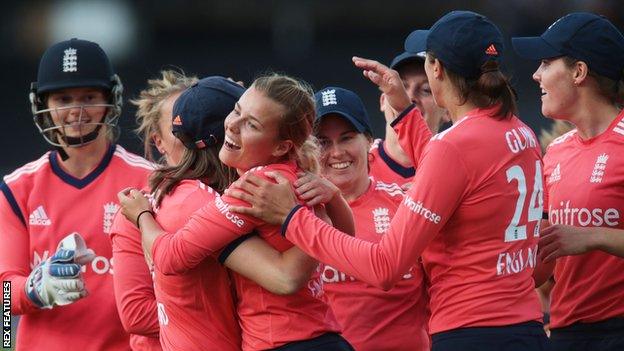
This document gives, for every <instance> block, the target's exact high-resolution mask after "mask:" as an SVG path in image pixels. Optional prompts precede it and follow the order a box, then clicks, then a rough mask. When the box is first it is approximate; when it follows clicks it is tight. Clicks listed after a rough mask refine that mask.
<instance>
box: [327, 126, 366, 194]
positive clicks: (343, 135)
mask: <svg viewBox="0 0 624 351" xmlns="http://www.w3.org/2000/svg"><path fill="white" fill-rule="evenodd" d="M317 136H318V139H319V141H320V143H321V146H322V154H321V166H322V167H323V175H325V176H326V177H327V179H329V180H330V181H331V182H332V183H334V184H335V185H336V186H337V187H338V188H339V189H340V191H341V192H342V193H343V194H344V195H345V197H347V198H348V197H350V195H352V196H354V197H357V196H359V195H361V193H363V192H364V191H365V190H366V189H367V187H368V184H369V183H368V149H369V147H370V144H369V141H368V139H367V138H366V136H365V135H364V134H362V133H358V132H357V131H356V130H355V129H354V127H353V125H352V124H351V123H350V122H348V121H347V120H346V119H344V118H343V117H342V116H340V115H326V116H324V117H323V119H322V120H321V122H320V124H319V128H318V133H317Z"/></svg>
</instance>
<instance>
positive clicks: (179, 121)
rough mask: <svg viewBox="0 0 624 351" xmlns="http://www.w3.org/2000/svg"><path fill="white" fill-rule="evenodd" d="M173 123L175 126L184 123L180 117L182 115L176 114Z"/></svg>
mask: <svg viewBox="0 0 624 351" xmlns="http://www.w3.org/2000/svg"><path fill="white" fill-rule="evenodd" d="M173 125H174V126H181V125H182V118H180V115H177V116H175V118H174V119H173Z"/></svg>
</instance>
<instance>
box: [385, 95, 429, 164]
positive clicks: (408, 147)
mask: <svg viewBox="0 0 624 351" xmlns="http://www.w3.org/2000/svg"><path fill="white" fill-rule="evenodd" d="M391 126H392V128H393V129H394V131H395V132H396V133H397V136H398V139H399V145H401V148H402V149H403V151H404V152H405V154H406V155H407V156H408V157H409V158H410V160H412V164H413V165H414V166H416V165H418V163H419V161H420V158H421V155H422V153H423V151H424V150H425V146H426V145H427V143H429V140H430V139H431V136H432V134H431V131H430V130H429V127H427V123H425V119H424V118H423V116H422V114H421V113H420V110H419V109H417V108H416V105H411V106H410V107H408V108H407V109H406V110H405V111H403V112H402V113H401V114H400V115H399V116H398V117H397V118H396V119H395V120H394V121H392V124H391Z"/></svg>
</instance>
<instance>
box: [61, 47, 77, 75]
mask: <svg viewBox="0 0 624 351" xmlns="http://www.w3.org/2000/svg"><path fill="white" fill-rule="evenodd" d="M63 53H64V54H65V55H63V72H77V71H78V51H77V50H76V49H74V48H67V49H66V50H65V51H63Z"/></svg>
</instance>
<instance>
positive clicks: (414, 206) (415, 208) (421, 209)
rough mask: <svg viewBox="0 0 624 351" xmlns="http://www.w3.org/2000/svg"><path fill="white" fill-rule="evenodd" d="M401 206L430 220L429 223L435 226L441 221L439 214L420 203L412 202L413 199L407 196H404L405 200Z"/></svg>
mask: <svg viewBox="0 0 624 351" xmlns="http://www.w3.org/2000/svg"><path fill="white" fill-rule="evenodd" d="M403 204H404V205H405V206H406V207H407V208H409V209H410V211H412V212H414V213H416V214H419V215H421V216H423V217H425V218H426V219H428V220H430V221H431V222H433V223H435V224H438V223H440V221H441V220H442V217H440V215H439V214H437V213H435V212H433V211H431V210H430V209H428V208H426V207H425V206H423V203H422V202H420V201H414V199H412V198H411V197H409V196H408V195H406V196H405V199H403Z"/></svg>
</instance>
